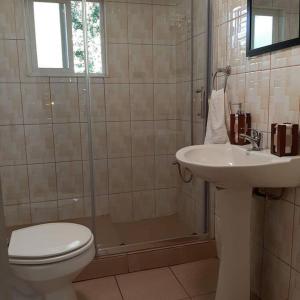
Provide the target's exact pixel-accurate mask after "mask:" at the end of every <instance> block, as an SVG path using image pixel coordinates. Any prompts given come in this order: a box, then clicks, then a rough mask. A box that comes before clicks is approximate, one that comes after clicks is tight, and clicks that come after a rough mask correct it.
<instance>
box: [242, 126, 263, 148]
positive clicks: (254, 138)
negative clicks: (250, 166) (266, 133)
mask: <svg viewBox="0 0 300 300" xmlns="http://www.w3.org/2000/svg"><path fill="white" fill-rule="evenodd" d="M240 137H241V138H243V139H244V140H246V141H248V142H250V143H251V145H252V149H250V151H261V150H262V141H263V133H262V132H261V131H259V130H256V129H251V135H247V134H243V133H241V134H240Z"/></svg>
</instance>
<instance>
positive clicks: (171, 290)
mask: <svg viewBox="0 0 300 300" xmlns="http://www.w3.org/2000/svg"><path fill="white" fill-rule="evenodd" d="M117 281H118V284H119V287H120V289H121V292H122V296H123V298H124V300H181V299H185V298H186V297H187V294H186V293H185V291H184V290H183V288H182V287H181V286H180V284H179V283H178V281H177V280H176V278H175V277H174V275H173V274H172V272H171V270H170V269H168V268H160V269H153V270H148V271H142V272H136V273H130V274H124V275H119V276H117Z"/></svg>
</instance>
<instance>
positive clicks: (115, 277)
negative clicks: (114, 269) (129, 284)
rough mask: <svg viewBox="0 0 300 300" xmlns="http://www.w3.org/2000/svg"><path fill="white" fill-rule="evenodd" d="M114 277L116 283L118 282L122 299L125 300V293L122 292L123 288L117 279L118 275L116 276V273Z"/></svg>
mask: <svg viewBox="0 0 300 300" xmlns="http://www.w3.org/2000/svg"><path fill="white" fill-rule="evenodd" d="M114 279H115V281H116V284H117V286H118V289H119V292H120V295H121V297H122V299H123V300H124V299H125V298H124V296H123V293H122V290H121V287H120V285H119V282H118V279H117V276H116V275H115V276H114Z"/></svg>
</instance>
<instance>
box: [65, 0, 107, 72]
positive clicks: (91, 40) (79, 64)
mask: <svg viewBox="0 0 300 300" xmlns="http://www.w3.org/2000/svg"><path fill="white" fill-rule="evenodd" d="M100 9H101V7H100V4H99V2H87V3H86V15H87V16H86V17H87V40H88V59H89V66H88V67H89V72H90V73H102V72H103V68H102V49H101V44H102V37H101V20H100V17H101V13H100ZM71 13H72V37H73V55H74V71H75V73H83V72H84V71H85V66H84V65H85V64H84V42H83V24H82V2H81V1H71Z"/></svg>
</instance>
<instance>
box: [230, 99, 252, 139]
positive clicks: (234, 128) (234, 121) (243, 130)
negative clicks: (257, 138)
mask: <svg viewBox="0 0 300 300" xmlns="http://www.w3.org/2000/svg"><path fill="white" fill-rule="evenodd" d="M231 105H237V106H238V109H237V112H236V113H235V114H230V134H229V136H230V142H231V144H234V145H246V144H249V142H247V141H245V139H243V138H241V137H240V134H247V135H250V134H251V114H250V113H245V112H243V111H242V103H235V104H231Z"/></svg>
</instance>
